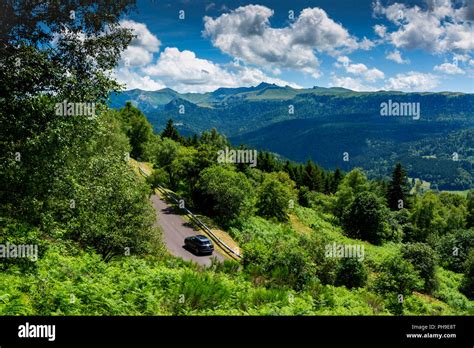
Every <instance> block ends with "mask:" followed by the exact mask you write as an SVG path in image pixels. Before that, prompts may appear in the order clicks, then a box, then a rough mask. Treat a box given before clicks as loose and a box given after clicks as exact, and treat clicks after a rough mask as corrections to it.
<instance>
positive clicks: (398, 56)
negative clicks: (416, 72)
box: [385, 50, 410, 64]
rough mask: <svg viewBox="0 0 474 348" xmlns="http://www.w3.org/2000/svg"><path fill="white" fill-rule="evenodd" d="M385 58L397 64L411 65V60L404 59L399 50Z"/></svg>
mask: <svg viewBox="0 0 474 348" xmlns="http://www.w3.org/2000/svg"><path fill="white" fill-rule="evenodd" d="M385 58H387V59H389V60H393V61H394V62H396V63H398V64H408V63H410V60H409V59H403V58H402V55H401V53H400V51H399V50H394V51H392V52H389V53H388V54H387V55H386V56H385Z"/></svg>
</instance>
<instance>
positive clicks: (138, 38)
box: [120, 20, 161, 66]
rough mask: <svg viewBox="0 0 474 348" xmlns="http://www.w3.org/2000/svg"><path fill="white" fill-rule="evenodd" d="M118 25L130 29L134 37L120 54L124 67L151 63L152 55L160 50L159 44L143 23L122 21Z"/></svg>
mask: <svg viewBox="0 0 474 348" xmlns="http://www.w3.org/2000/svg"><path fill="white" fill-rule="evenodd" d="M120 25H121V26H122V27H124V28H127V29H132V30H133V34H134V35H135V37H134V38H133V39H132V41H131V42H130V45H129V46H128V47H127V49H126V50H125V51H124V52H123V53H122V56H121V58H122V63H123V64H124V65H126V66H141V65H145V64H149V63H151V61H152V60H153V53H154V52H158V51H159V50H160V45H161V42H160V40H158V38H157V37H156V36H155V35H153V34H152V33H151V32H150V31H149V30H148V28H147V26H146V25H145V24H143V23H137V22H135V21H132V20H122V21H120Z"/></svg>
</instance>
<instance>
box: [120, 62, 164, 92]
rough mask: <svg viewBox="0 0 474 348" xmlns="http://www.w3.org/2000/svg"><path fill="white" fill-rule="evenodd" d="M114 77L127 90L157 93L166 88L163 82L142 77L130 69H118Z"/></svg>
mask: <svg viewBox="0 0 474 348" xmlns="http://www.w3.org/2000/svg"><path fill="white" fill-rule="evenodd" d="M113 75H114V77H115V78H116V79H117V81H118V82H119V83H121V84H124V85H125V87H126V89H135V88H138V89H142V90H144V91H156V90H158V89H162V88H165V87H166V86H165V85H164V84H163V83H162V82H161V81H156V80H153V79H152V78H151V77H150V76H146V75H142V74H140V73H138V72H136V71H134V70H133V69H130V68H128V67H124V66H122V67H118V68H117V69H115V71H114V73H113Z"/></svg>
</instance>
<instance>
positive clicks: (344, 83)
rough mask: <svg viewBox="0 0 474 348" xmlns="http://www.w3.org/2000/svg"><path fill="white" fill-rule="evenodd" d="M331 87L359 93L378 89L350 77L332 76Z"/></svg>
mask: <svg viewBox="0 0 474 348" xmlns="http://www.w3.org/2000/svg"><path fill="white" fill-rule="evenodd" d="M329 87H343V88H347V89H351V90H353V91H357V92H362V91H364V92H370V91H375V90H376V89H375V88H374V87H373V86H370V85H367V84H365V83H364V82H363V81H362V80H361V79H360V78H357V77H350V76H337V75H335V74H333V75H332V76H331V82H330V83H329Z"/></svg>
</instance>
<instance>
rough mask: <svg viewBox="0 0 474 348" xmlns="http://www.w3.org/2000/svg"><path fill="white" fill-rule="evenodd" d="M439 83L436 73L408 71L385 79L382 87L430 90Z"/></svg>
mask: <svg viewBox="0 0 474 348" xmlns="http://www.w3.org/2000/svg"><path fill="white" fill-rule="evenodd" d="M438 85H439V79H438V77H437V76H436V75H433V74H426V73H421V72H416V71H410V72H408V73H406V74H397V75H396V76H395V77H391V78H389V79H388V80H387V82H386V84H385V87H384V89H387V90H398V91H406V92H411V91H430V90H432V89H434V88H435V87H437V86H438Z"/></svg>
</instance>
